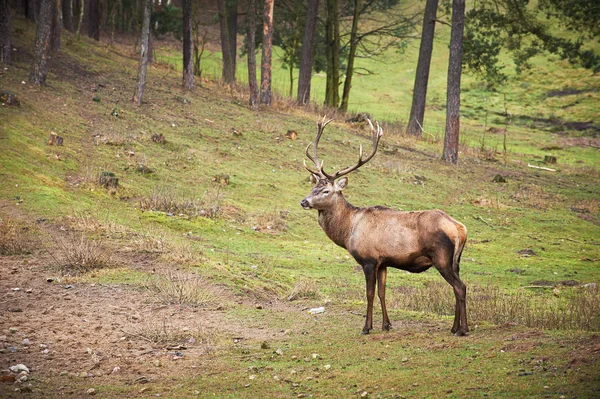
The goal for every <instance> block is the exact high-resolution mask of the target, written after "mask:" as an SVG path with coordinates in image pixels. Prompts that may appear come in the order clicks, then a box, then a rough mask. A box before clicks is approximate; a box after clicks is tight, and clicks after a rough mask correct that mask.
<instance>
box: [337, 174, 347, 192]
mask: <svg viewBox="0 0 600 399" xmlns="http://www.w3.org/2000/svg"><path fill="white" fill-rule="evenodd" d="M347 185H348V178H347V177H342V178H341V179H340V180H338V181H336V182H335V188H336V189H337V190H338V191H342V190H343V189H345V188H346V186H347Z"/></svg>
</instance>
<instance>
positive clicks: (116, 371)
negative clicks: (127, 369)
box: [112, 366, 121, 374]
mask: <svg viewBox="0 0 600 399" xmlns="http://www.w3.org/2000/svg"><path fill="white" fill-rule="evenodd" d="M119 371H121V367H119V366H115V367H114V368H113V369H112V374H115V373H118V372H119Z"/></svg>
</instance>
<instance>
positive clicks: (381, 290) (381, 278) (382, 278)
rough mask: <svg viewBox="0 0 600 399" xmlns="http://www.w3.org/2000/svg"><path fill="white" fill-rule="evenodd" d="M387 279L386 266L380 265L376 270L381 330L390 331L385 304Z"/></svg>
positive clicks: (390, 326) (390, 324) (390, 325)
mask: <svg viewBox="0 0 600 399" xmlns="http://www.w3.org/2000/svg"><path fill="white" fill-rule="evenodd" d="M386 280H387V267H380V268H379V270H377V294H378V295H379V301H380V302H381V312H382V313H383V325H382V327H381V328H382V329H383V331H390V329H391V328H392V323H390V318H389V317H388V314H387V308H386V306H385V282H386Z"/></svg>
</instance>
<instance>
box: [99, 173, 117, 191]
mask: <svg viewBox="0 0 600 399" xmlns="http://www.w3.org/2000/svg"><path fill="white" fill-rule="evenodd" d="M98 184H99V185H101V186H102V187H105V188H117V187H119V178H118V177H117V176H116V175H115V174H114V173H113V172H102V174H101V175H100V177H99V178H98Z"/></svg>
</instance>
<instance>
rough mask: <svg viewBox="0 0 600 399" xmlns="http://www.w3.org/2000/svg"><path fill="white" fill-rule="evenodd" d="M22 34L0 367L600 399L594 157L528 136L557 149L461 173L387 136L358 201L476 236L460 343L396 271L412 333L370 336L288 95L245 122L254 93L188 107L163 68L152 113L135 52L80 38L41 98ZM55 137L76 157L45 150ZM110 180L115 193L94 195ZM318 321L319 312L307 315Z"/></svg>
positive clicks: (346, 144) (391, 285)
mask: <svg viewBox="0 0 600 399" xmlns="http://www.w3.org/2000/svg"><path fill="white" fill-rule="evenodd" d="M15 24H16V27H17V31H18V32H19V33H15V38H14V41H15V47H16V48H17V51H15V54H14V58H15V63H14V65H12V66H9V67H7V68H6V69H5V70H4V71H3V73H2V75H1V77H0V82H1V83H0V84H1V85H2V89H3V90H9V91H11V92H14V93H16V95H17V98H18V100H19V101H20V106H18V107H9V106H6V105H4V106H2V107H1V108H0V180H1V182H2V183H1V184H0V218H1V220H2V224H1V225H0V226H1V227H2V230H1V231H2V235H1V236H0V248H12V249H13V251H12V252H10V251H6V250H3V251H4V252H3V253H5V256H1V257H0V260H1V263H0V268H2V272H3V273H2V275H3V278H2V280H1V289H2V292H5V293H6V294H7V297H6V298H7V299H6V300H5V306H4V307H3V309H2V313H3V315H2V318H1V319H0V329H1V330H2V338H1V341H2V342H0V344H2V345H3V351H4V352H2V368H6V367H7V366H9V365H13V364H15V363H26V364H27V363H28V364H29V365H30V366H31V369H32V372H31V375H30V377H31V378H30V381H29V382H26V383H24V384H21V385H17V386H16V387H17V388H19V389H24V390H28V389H31V390H34V391H35V392H36V393H37V394H38V395H40V396H47V397H54V396H58V395H59V393H57V392H61V391H64V392H70V393H71V394H73V395H75V396H76V397H79V396H83V395H84V394H85V392H86V390H87V389H89V388H94V389H96V390H97V391H98V392H99V393H101V394H102V395H103V397H115V398H116V397H137V396H140V397H142V396H146V395H147V394H148V393H149V392H152V393H160V394H162V395H163V396H169V397H190V396H199V397H208V396H212V395H213V394H217V396H219V397H240V395H241V396H248V397H256V396H258V395H262V396H266V397H290V396H299V395H311V394H312V395H315V396H320V397H340V395H342V396H344V395H346V394H347V393H348V392H351V394H352V395H354V394H356V395H361V394H362V392H367V393H368V394H372V395H373V396H377V395H380V396H381V397H394V395H396V396H398V395H399V396H398V397H401V396H406V397H425V396H431V397H438V396H439V395H442V394H444V395H447V396H448V397H454V396H455V397H459V396H461V397H464V396H469V395H470V394H471V393H472V392H474V391H479V390H482V391H483V392H484V393H490V394H491V393H493V394H494V395H493V396H494V397H515V396H519V397H527V396H532V397H537V396H540V395H541V394H543V393H550V392H551V394H552V395H553V396H552V397H559V396H560V395H570V396H578V397H585V396H588V397H589V396H593V395H594V392H597V389H598V386H599V385H598V382H599V381H598V377H597V376H598V375H600V373H598V370H599V362H598V345H599V344H600V341H599V340H598V337H597V335H594V334H593V331H597V329H598V328H599V326H598V314H600V312H599V308H598V303H600V302H599V301H598V299H599V298H598V290H597V286H596V288H594V284H597V283H598V280H599V276H600V274H599V272H598V267H597V266H598V261H599V258H600V253H599V250H598V242H597V240H598V236H599V235H598V233H599V229H600V228H599V224H600V201H599V200H598V198H600V196H599V194H600V187H599V186H598V184H597V181H598V177H599V172H598V162H597V161H598V155H597V152H594V150H593V149H592V148H589V147H586V148H583V147H581V146H574V147H568V148H567V144H565V141H569V143H571V144H577V143H576V142H575V141H574V140H575V139H574V138H572V137H568V136H561V135H556V136H552V135H549V134H545V136H544V146H545V147H546V148H548V149H546V150H542V149H541V148H540V143H539V142H537V141H533V140H535V138H536V137H538V136H540V135H541V134H543V133H540V132H539V131H536V132H532V131H529V130H527V128H526V127H522V128H520V129H519V130H515V132H514V134H515V135H517V134H518V135H519V142H520V143H521V144H520V146H521V147H522V148H523V149H524V151H509V152H505V153H503V152H501V151H498V152H497V151H492V150H490V149H489V148H480V147H479V146H477V147H476V148H473V147H469V146H467V145H463V146H462V151H461V155H460V156H461V158H460V165H459V166H450V165H447V164H445V163H444V162H442V161H441V160H440V159H439V155H438V154H440V153H441V148H440V145H441V143H439V142H438V141H435V140H431V141H426V140H424V141H415V140H413V139H412V138H410V137H405V136H403V135H401V134H398V133H394V131H397V128H396V127H395V126H394V125H385V126H384V130H385V131H384V134H385V135H384V138H383V140H382V145H381V148H380V151H379V153H378V154H377V155H376V157H375V158H374V159H373V160H372V161H371V162H370V163H369V164H367V165H365V166H363V167H362V168H361V170H360V171H359V172H356V173H353V174H352V175H351V176H350V183H349V187H348V189H347V190H346V191H347V193H346V196H347V198H348V199H349V201H350V202H352V203H353V204H355V205H357V206H370V205H386V206H390V207H394V208H397V209H402V210H416V209H429V208H440V209H443V210H445V211H447V212H448V213H449V214H451V215H453V216H454V217H456V218H457V219H458V220H461V221H462V222H464V223H465V224H466V225H467V227H468V229H469V243H468V246H467V249H466V250H465V253H464V255H463V261H462V265H461V266H462V267H461V275H462V276H463V277H464V279H465V280H466V282H467V284H468V285H469V290H470V291H469V293H470V294H469V295H470V297H469V298H470V299H469V300H470V302H469V312H470V318H471V323H472V334H471V337H467V338H465V339H459V338H455V337H451V336H450V333H449V329H450V324H451V319H450V317H447V316H448V315H451V314H452V303H453V302H452V293H451V289H450V287H449V286H448V285H446V284H445V283H444V282H443V280H442V279H441V277H440V276H439V274H438V273H437V272H435V270H430V271H429V272H427V273H423V274H419V275H408V274H405V273H404V272H397V271H392V272H390V277H389V279H388V304H389V306H390V308H392V310H391V316H392V323H393V324H394V325H395V326H396V328H397V329H396V330H395V331H394V332H392V333H389V334H383V333H381V332H379V331H375V332H374V333H375V334H373V336H372V337H358V335H357V334H358V332H359V330H360V326H361V325H362V321H361V317H362V312H363V311H364V294H363V292H364V288H363V287H364V282H363V280H364V277H363V274H362V271H361V270H360V269H359V268H358V267H357V266H356V264H355V262H354V260H352V259H351V258H350V257H349V256H348V254H347V253H346V252H345V251H344V250H343V249H341V248H338V247H335V246H334V244H332V243H331V242H330V241H329V240H328V239H327V237H326V236H325V234H324V233H323V232H322V231H321V229H320V228H319V226H318V224H317V221H316V217H317V215H316V213H315V212H309V211H304V210H303V209H301V207H300V205H299V202H300V200H301V199H302V198H303V197H304V196H306V195H307V194H308V193H309V192H310V190H311V185H310V183H309V181H308V173H307V172H306V171H305V170H304V168H303V166H302V159H303V157H304V149H305V147H306V145H307V144H308V143H309V142H310V141H311V140H312V139H313V137H314V134H315V132H316V126H315V121H316V119H317V118H318V117H319V115H314V114H309V113H307V112H305V111H303V110H299V109H296V108H294V107H292V106H291V105H289V104H286V103H285V102H278V103H277V104H275V106H274V107H272V108H270V109H267V108H264V109H260V110H259V111H253V110H251V109H249V108H248V107H247V106H246V105H245V104H246V100H245V94H244V93H242V92H238V91H236V90H230V89H227V88H223V87H221V86H219V85H217V84H214V83H212V82H209V81H202V82H199V85H198V86H199V87H198V88H197V89H196V90H195V91H194V92H193V93H189V92H184V91H183V90H181V89H180V76H179V74H178V73H177V72H175V71H173V70H172V69H170V68H168V67H167V66H165V65H161V64H159V65H154V66H151V67H150V69H149V79H148V88H147V91H146V95H145V99H144V104H143V105H142V107H139V108H138V107H136V106H134V105H133V104H132V102H131V101H130V100H131V96H132V93H133V88H134V85H135V74H136V66H137V61H136V57H135V55H134V52H133V51H132V46H131V45H124V44H114V45H112V46H105V45H103V44H102V43H101V44H97V43H92V42H90V41H87V40H86V39H84V38H82V39H81V41H77V40H75V38H74V37H73V36H70V35H69V34H64V36H63V46H62V50H61V52H60V53H59V54H56V55H54V56H53V57H52V59H51V61H50V71H51V73H50V75H49V77H48V85H47V86H45V87H41V88H40V87H35V86H31V85H29V84H27V83H26V82H27V76H28V72H29V64H30V62H31V43H33V32H32V31H33V29H32V25H26V23H25V22H24V21H20V20H16V21H15ZM343 120H344V117H343V116H338V117H337V120H336V123H334V124H332V125H330V127H328V128H327V130H326V132H325V136H324V138H323V142H322V143H321V146H320V149H321V150H322V155H321V158H322V159H324V160H325V165H326V168H329V169H331V170H333V169H336V168H342V167H345V166H347V165H348V164H350V163H352V162H354V161H355V159H356V157H357V154H358V148H359V145H360V144H361V143H362V144H363V145H364V146H365V148H369V147H368V146H369V145H370V144H369V136H368V135H369V133H368V129H367V128H366V126H364V124H363V125H361V124H349V123H344V122H343ZM511 129H512V128H511ZM288 130H294V131H296V132H297V133H298V137H299V138H298V140H290V139H287V138H286V137H285V134H286V133H287V131H288ZM51 132H55V133H56V134H58V135H59V136H61V137H63V138H64V143H63V145H62V146H52V145H48V137H49V135H50V134H51ZM511 132H512V130H511ZM530 133H531V134H532V136H531V137H533V138H534V139H531V138H528V135H529V134H530ZM492 134H494V133H493V132H491V133H490V135H492ZM159 135H162V136H163V137H164V139H165V140H166V141H165V143H160V139H159ZM153 136H154V137H155V139H154V140H153ZM156 141H159V142H156ZM527 143H530V146H529V147H527ZM583 144H585V143H583ZM578 145H581V143H579V144H578ZM552 146H555V147H554V148H555V149H552V148H553V147H552ZM482 147H484V146H482ZM558 148H565V149H564V150H559V149H558ZM556 151H558V152H556ZM545 153H552V154H556V155H557V156H558V163H557V164H555V165H554V164H553V165H543V163H542V162H541V159H540V158H538V157H539V156H540V155H535V154H545ZM528 164H532V165H533V166H544V167H547V166H550V167H551V168H553V169H556V171H555V172H551V171H547V170H542V169H535V168H531V167H528ZM113 175H114V177H116V178H118V179H119V184H118V188H105V187H103V186H102V185H101V184H99V182H100V178H101V177H104V178H106V177H107V176H109V177H111V176H113ZM497 175H499V176H502V177H504V179H505V180H506V182H505V183H501V182H500V183H496V182H494V181H493V180H494V178H495V176H497ZM2 245H4V246H2ZM95 266H97V267H95ZM47 279H50V280H49V281H47ZM584 284H588V286H587V287H584ZM69 286H70V287H69ZM530 286H535V287H542V288H534V289H531V288H524V287H530ZM548 286H549V287H551V288H549V289H548V288H543V287H548ZM13 288H19V290H13ZM553 289H554V291H553ZM28 290H31V291H29V292H28ZM197 292H201V293H204V294H205V296H204V297H202V298H197V297H196V296H195V294H190V293H197ZM184 293H185V295H184ZM288 298H289V299H290V300H288ZM492 302H494V303H496V304H495V305H494V304H493V303H492ZM322 305H324V306H325V307H326V309H327V310H326V313H325V314H321V315H314V316H312V315H309V314H307V312H306V311H305V310H307V309H309V308H312V307H317V306H322ZM511 305H512V306H514V307H510V306H511ZM493 306H496V307H493ZM502 307H504V308H502ZM11 309H12V310H11ZM17 309H20V311H17ZM584 311H585V312H587V313H585V315H583V312H584ZM376 312H378V311H376ZM513 312H514V313H513ZM376 315H377V316H376V320H380V319H379V317H378V314H377V313H376ZM556 315H559V316H556ZM553 317H554V318H553ZM584 318H585V319H584ZM11 328H14V330H12V329H11ZM565 330H566V332H565ZM24 339H27V340H29V341H30V342H33V345H29V344H25V343H23V340H24ZM349 343H350V344H349ZM40 344H41V345H46V349H49V351H50V353H48V352H46V353H44V351H43V349H44V348H40V350H38V347H39V345H40ZM10 348H15V351H12V349H10ZM88 348H89V350H88ZM188 349H189V350H188ZM278 349H281V350H280V351H278ZM530 357H533V358H532V359H530ZM475 359H477V360H475ZM385 360H388V361H387V362H386V361H385ZM115 367H119V370H117V371H115V372H114V373H113V371H114V368H115ZM449 369H452V370H462V371H461V373H458V374H456V373H450V372H449V371H448V370H449ZM521 369H522V370H523V371H522V370H521ZM382 371H383V372H382ZM523 373H526V374H523ZM527 373H528V374H527ZM387 375H394V378H387V377H386V376H387ZM448 375H451V378H446V377H445V376H448ZM473 375H476V378H475V379H473V377H472V376H473ZM141 377H144V378H145V379H146V380H145V381H144V380H143V379H142V380H140V378H141ZM275 377H277V378H275ZM147 381H150V383H149V384H148V385H146V384H144V382H147ZM431 381H435V382H436V383H435V384H431ZM28 384H31V386H30V385H28ZM545 386H549V388H545ZM25 387H29V388H25ZM146 387H150V390H145V389H144V388H146ZM14 388H15V387H14V386H12V385H5V384H3V385H0V392H2V393H3V395H4V393H6V394H7V395H16V393H14ZM59 388H62V389H61V390H60V391H57V389H59ZM240 391H242V392H243V394H241V393H240ZM169 392H170V393H169ZM570 396H569V397H570Z"/></svg>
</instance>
